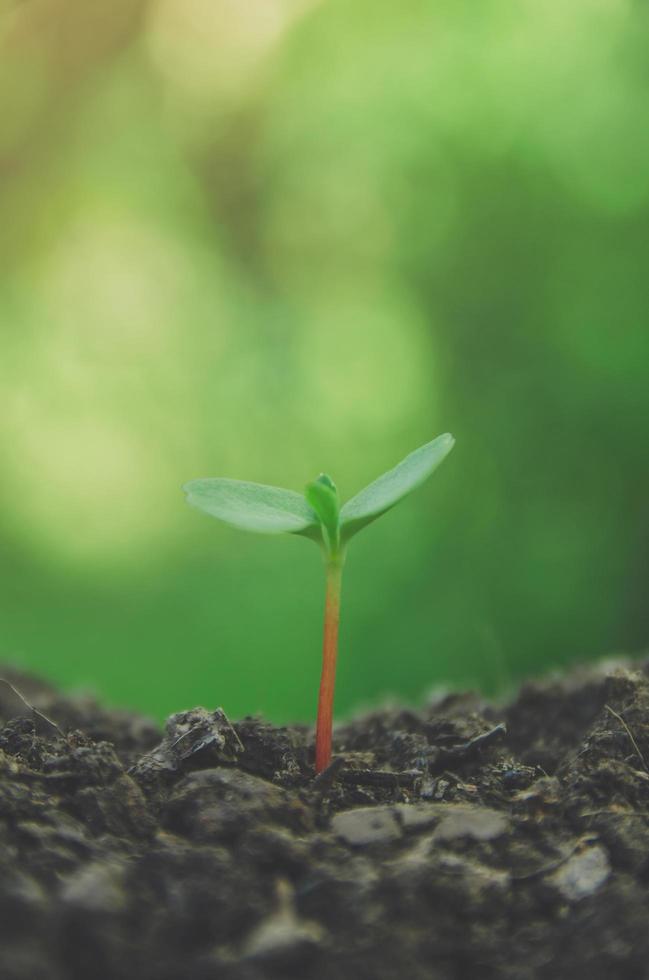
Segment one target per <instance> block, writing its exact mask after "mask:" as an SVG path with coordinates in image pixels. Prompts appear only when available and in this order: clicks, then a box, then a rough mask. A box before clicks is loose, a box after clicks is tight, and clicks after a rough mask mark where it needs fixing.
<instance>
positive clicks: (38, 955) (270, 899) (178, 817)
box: [0, 662, 649, 980]
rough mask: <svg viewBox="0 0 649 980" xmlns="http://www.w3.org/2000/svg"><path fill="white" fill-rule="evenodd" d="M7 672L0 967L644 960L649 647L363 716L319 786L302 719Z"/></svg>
mask: <svg viewBox="0 0 649 980" xmlns="http://www.w3.org/2000/svg"><path fill="white" fill-rule="evenodd" d="M0 673H2V674H3V676H4V677H6V678H7V679H8V680H9V681H11V683H12V684H13V685H14V686H15V687H17V688H18V689H19V690H20V691H21V692H22V693H23V694H24V696H25V697H26V698H27V699H28V700H29V701H30V703H31V704H32V705H34V706H35V707H37V708H38V709H39V711H40V712H42V713H43V714H37V713H34V712H32V711H30V710H29V709H28V708H27V707H25V706H24V705H23V704H22V702H21V701H20V699H19V698H18V696H17V695H16V694H14V692H13V691H12V689H11V687H9V685H7V684H0V977H1V978H2V980H68V978H69V980H89V978H97V980H131V978H133V980H183V978H188V980H213V978H219V980H220V978H223V980H265V978H293V977H295V978H300V980H348V978H349V980H389V978H393V977H394V978H399V980H420V978H421V980H423V978H426V980H429V978H433V980H437V978H439V980H473V978H480V980H482V978H485V980H491V978H506V980H528V978H543V980H545V978H547V980H562V978H569V980H576V978H580V977H587V978H588V980H604V978H606V980H615V978H624V980H634V978H647V977H649V890H648V884H649V771H648V768H647V764H648V762H649V668H648V667H647V665H646V664H644V663H643V664H639V665H638V664H636V665H635V666H633V667H631V666H629V665H628V664H620V663H619V662H618V663H617V664H613V665H610V664H609V665H608V667H607V668H604V667H602V668H598V669H595V670H587V671H586V670H585V671H581V672H575V673H572V674H570V675H568V676H566V677H564V678H562V679H557V680H552V681H549V682H543V683H536V684H529V685H527V686H525V687H524V688H523V689H522V690H521V692H520V693H519V695H518V697H517V698H516V700H515V701H513V702H512V703H510V704H506V705H504V706H501V707H498V706H493V705H489V704H486V703H484V702H482V701H480V700H479V699H478V698H475V697H472V696H468V695H467V696H451V697H446V698H443V699H440V700H438V701H436V702H434V703H431V704H430V705H428V706H427V707H426V708H425V709H424V710H422V711H414V710H396V709H391V710H384V711H379V712H376V713H374V714H370V715H366V716H365V717H363V718H359V719H357V720H356V721H353V722H350V723H349V724H346V725H343V726H341V727H340V728H339V729H338V730H337V733H336V754H337V761H336V763H335V764H334V766H333V767H332V769H331V770H330V771H329V772H328V773H326V774H324V775H323V776H322V777H320V778H319V779H317V780H314V779H313V774H312V769H311V766H312V756H313V745H312V733H311V732H310V731H309V730H307V729H304V728H274V727H272V726H271V725H268V724H265V723H264V722H263V721H260V720H259V719H253V718H246V719H244V720H243V721H241V722H236V723H234V724H232V725H231V724H230V722H229V721H228V719H227V718H226V717H225V715H224V714H223V713H222V712H220V711H216V712H213V713H210V712H208V711H206V710H204V709H202V708H196V709H194V710H192V711H188V712H183V713H181V714H178V715H174V716H173V717H172V718H170V719H169V721H168V722H167V725H166V728H165V731H164V733H161V732H160V731H158V730H157V729H156V727H155V726H154V725H153V724H151V723H149V722H147V721H146V720H144V719H142V718H139V717H137V716H135V715H130V714H126V713H117V712H109V711H106V710H104V709H102V708H100V707H99V706H98V705H97V704H95V703H94V702H92V701H89V700H79V699H76V700H75V699H70V698H66V697H63V696H61V695H59V694H58V693H57V692H56V691H54V690H53V689H52V688H50V687H49V686H47V685H45V684H42V683H40V682H38V681H35V680H34V679H33V678H29V677H23V676H19V675H16V674H13V675H12V674H10V673H9V672H7V671H4V672H0ZM43 715H45V716H47V717H43ZM47 718H50V719H51V720H52V721H54V722H55V723H56V725H57V726H58V728H57V727H55V726H54V725H52V724H50V723H48V721H47Z"/></svg>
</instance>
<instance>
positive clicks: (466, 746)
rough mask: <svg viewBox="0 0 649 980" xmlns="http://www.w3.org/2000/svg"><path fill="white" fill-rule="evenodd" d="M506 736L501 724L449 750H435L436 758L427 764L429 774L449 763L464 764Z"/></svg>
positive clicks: (505, 728)
mask: <svg viewBox="0 0 649 980" xmlns="http://www.w3.org/2000/svg"><path fill="white" fill-rule="evenodd" d="M506 734H507V727H506V726H505V725H504V724H503V723H502V722H501V723H500V724H499V725H494V727H493V728H490V729H489V731H487V732H481V734H480V735H476V736H474V738H470V739H469V740H468V741H467V742H461V743H460V744H459V745H452V746H450V748H442V747H440V748H438V750H437V753H438V754H437V756H435V757H434V758H433V759H431V760H430V762H429V764H428V769H429V772H433V771H439V770H440V769H442V768H445V767H446V766H447V764H448V763H449V762H464V761H465V760H467V759H472V758H473V757H474V756H475V755H477V754H478V753H479V752H480V751H481V750H482V749H484V748H485V747H486V746H488V745H491V743H492V742H496V741H499V740H500V739H502V738H504V737H505V735H506Z"/></svg>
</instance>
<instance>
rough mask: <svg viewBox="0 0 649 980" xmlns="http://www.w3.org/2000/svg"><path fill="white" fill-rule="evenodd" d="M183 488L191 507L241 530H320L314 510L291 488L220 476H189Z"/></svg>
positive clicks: (303, 531) (313, 532)
mask: <svg viewBox="0 0 649 980" xmlns="http://www.w3.org/2000/svg"><path fill="white" fill-rule="evenodd" d="M183 490H184V491H185V493H186V494H187V502H188V503H190V504H191V505H192V506H193V507H197V508H198V509H199V510H202V511H204V512H205V513H206V514H210V515H211V516H212V517H217V518H218V519H219V520H221V521H224V522H225V523H226V524H231V525H232V526H233V527H238V528H241V529H243V530H244V531H258V532H259V533H261V534H284V533H288V534H304V535H306V536H307V537H312V536H315V535H316V534H319V532H320V523H319V521H318V516H317V514H315V513H314V511H313V510H312V509H311V507H309V505H308V503H307V502H306V500H305V499H304V496H303V495H302V494H301V493H295V491H294V490H284V489H283V488H282V487H267V486H265V485H264V484H262V483H246V482H245V481H243V480H228V479H225V478H221V477H213V478H211V479H204V480H190V482H189V483H186V484H185V486H184V487H183Z"/></svg>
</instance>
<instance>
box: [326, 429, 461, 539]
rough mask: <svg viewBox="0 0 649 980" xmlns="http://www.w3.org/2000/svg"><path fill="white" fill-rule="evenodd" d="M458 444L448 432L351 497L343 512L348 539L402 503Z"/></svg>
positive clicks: (342, 520) (344, 530)
mask: <svg viewBox="0 0 649 980" xmlns="http://www.w3.org/2000/svg"><path fill="white" fill-rule="evenodd" d="M454 445H455V439H454V438H453V436H452V435H450V433H448V432H446V433H445V434H444V435H442V436H438V437H437V438H436V439H433V441H432V442H427V443H426V444H425V445H424V446H420V447H419V449H415V451H414V452H412V453H410V455H409V456H406V458H405V459H403V460H401V462H400V463H398V464H397V465H396V466H395V467H394V469H391V470H388V471H387V473H384V474H383V475H382V476H380V477H379V478H378V479H377V480H374V482H373V483H370V484H369V486H367V487H365V489H364V490H361V491H360V493H357V494H356V496H355V497H352V499H351V500H348V501H347V503H346V504H345V506H344V507H343V509H342V510H341V512H340V525H341V536H342V539H343V541H348V540H349V538H351V537H352V536H353V535H354V534H356V532H357V531H360V530H361V528H363V527H365V525H366V524H369V523H370V522H371V521H375V520H376V518H377V517H380V516H381V514H385V512H386V511H387V510H390V508H391V507H394V505H395V504H398V503H399V501H400V500H402V499H403V497H405V496H407V494H409V493H410V492H411V491H412V490H414V489H415V488H416V487H418V486H420V485H421V484H422V483H424V481H425V480H427V479H428V477H429V476H430V475H431V473H432V472H433V471H434V470H435V469H436V468H437V467H438V466H439V464H440V463H441V462H442V460H443V459H445V457H446V456H447V455H448V454H449V453H450V451H451V449H452V448H453V446H454Z"/></svg>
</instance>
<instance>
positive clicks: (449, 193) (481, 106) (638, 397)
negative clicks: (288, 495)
mask: <svg viewBox="0 0 649 980" xmlns="http://www.w3.org/2000/svg"><path fill="white" fill-rule="evenodd" d="M648 50H649V10H648V8H647V7H646V5H645V4H641V3H637V2H632V0H572V2H571V3H568V4H566V3H565V2H564V0H550V2H547V3H541V4H539V3H538V2H534V0H485V2H483V3H479V4H476V3H475V2H468V0H464V2H463V0H453V2H450V0H436V2H430V3H426V2H414V3H406V4H399V3H394V2H393V0H328V2H321V3H319V2H315V0H246V2H244V0H150V2H137V0H110V2H108V0H94V2H88V0H4V2H0V277H1V279H0V329H1V349H0V458H1V481H0V538H1V540H0V545H1V549H2V567H1V572H0V658H1V659H3V660H11V661H13V662H15V663H18V664H20V665H23V666H25V667H28V668H30V669H33V670H36V671H39V672H41V673H43V674H44V675H46V676H48V677H51V678H53V679H54V680H56V681H58V682H61V683H63V684H64V685H65V686H67V687H79V686H85V687H91V688H93V689H94V690H96V691H97V692H99V694H100V695H101V696H102V697H104V698H105V699H106V700H108V701H110V702H112V703H121V704H125V705H131V706H134V707H138V708H141V709H144V710H146V711H149V712H152V713H154V714H156V715H158V716H162V715H164V714H165V713H166V712H169V711H172V710H179V709H181V708H184V707H189V706H191V705H193V704H196V703H203V704H207V705H208V706H215V705H216V704H222V705H223V706H224V708H225V709H226V711H228V713H231V714H232V715H233V716H237V715H241V714H243V713H245V712H256V711H261V712H263V713H264V714H266V715H267V716H268V717H270V718H272V719H274V720H278V721H281V720H288V719H304V720H309V719H311V718H312V717H313V715H314V712H315V700H316V690H317V683H318V677H319V670H320V642H321V640H320V635H321V618H322V607H323V589H324V584H323V570H322V562H321V558H320V555H319V553H318V551H317V549H315V548H314V547H313V545H312V544H311V543H309V542H307V541H305V540H303V539H299V538H291V537H277V538H274V537H273V538H263V537H261V536H255V535H250V534H245V533H241V532H237V531H235V530H232V529H229V528H227V527H225V526H223V525H220V524H219V523H218V522H216V521H213V520H210V519H209V518H208V517H205V516H203V515H201V514H199V513H197V512H195V511H193V510H191V509H190V508H189V507H187V506H186V504H185V503H184V500H183V496H182V493H181V490H180V487H181V485H182V484H183V483H184V482H186V481H187V480H189V479H192V478H195V477H204V476H228V477H234V478H239V479H245V480H253V481H257V482H262V483H271V484H277V485H280V486H286V487H290V488H293V489H297V490H300V489H301V488H302V487H303V486H304V484H305V483H306V482H307V481H308V480H310V479H313V478H314V477H315V476H316V475H317V474H318V473H319V472H321V471H323V470H324V471H326V472H329V473H330V474H331V475H332V476H333V477H334V479H335V480H336V481H337V483H338V485H339V487H340V489H341V493H342V496H343V499H347V498H348V497H349V496H351V495H352V494H353V493H355V492H356V491H357V490H359V489H360V488H361V487H362V486H363V485H365V484H366V483H368V482H369V481H370V480H372V479H373V478H374V477H376V476H377V475H378V474H379V473H380V472H382V471H383V470H384V469H387V468H389V467H390V466H392V465H394V464H395V463H396V462H397V461H398V460H399V459H401V458H402V457H403V456H405V455H406V454H407V453H408V452H409V451H411V450H412V449H414V448H415V447H416V446H418V445H420V444H421V443H424V442H427V441H428V440H430V439H432V438H433V437H434V436H436V435H437V434H438V433H440V432H444V431H451V432H452V433H453V434H454V435H455V437H456V439H457V446H456V448H455V450H454V451H453V453H452V454H451V456H450V457H449V459H448V460H447V462H445V464H444V465H443V467H442V468H441V469H440V470H439V471H438V472H437V473H436V474H435V476H434V477H433V479H432V480H431V481H430V483H429V484H427V485H426V486H425V487H424V488H422V489H420V490H418V491H417V492H416V493H415V494H414V495H413V496H412V497H411V498H409V499H408V500H407V501H406V502H404V503H403V504H402V505H401V506H400V507H399V508H397V509H395V510H394V511H393V512H391V513H390V514H389V515H387V516H386V517H384V518H382V519H381V521H380V522H378V523H377V524H376V525H375V526H373V527H371V528H368V529H367V530H366V531H364V532H363V533H362V534H361V535H359V537H358V538H357V539H355V540H354V542H353V543H352V545H351V547H350V553H349V557H348V561H347V566H346V573H345V576H346V580H345V584H344V595H343V611H342V615H343V623H342V632H341V651H340V664H339V674H338V690H337V710H338V713H339V714H344V713H346V712H349V711H350V710H352V709H353V708H355V707H359V706H363V705H368V704H372V703H377V702H378V701H379V700H380V699H382V698H385V697H386V696H389V695H395V696H398V697H400V698H403V699H407V700H410V701H416V700H418V699H421V698H422V697H424V695H425V694H426V693H427V692H428V691H429V690H430V688H431V687H432V686H433V685H439V684H443V685H447V686H458V687H465V686H470V685H477V686H479V687H481V688H482V689H484V690H487V691H497V690H502V689H503V688H504V687H506V686H507V685H510V684H513V683H514V682H516V681H517V680H518V679H519V678H521V677H523V676H526V675H529V674H532V673H538V672H541V671H545V670H548V669H550V668H552V667H554V666H559V665H562V664H565V663H568V662H570V661H575V660H584V659H588V658H594V657H599V656H603V655H606V654H609V653H612V652H619V651H633V650H638V649H640V648H642V646H643V645H645V644H646V641H647V632H648V631H647V626H648V619H649V613H648V611H647V609H648V606H647V593H648V589H649V557H648V544H649V507H648V505H647V497H648V486H649V460H648V454H647V449H648V444H649V439H648V429H649V426H648V414H649V384H648V373H649V371H648V369H649V327H648V323H647V307H648V300H649V286H648V284H647V283H648V278H649V274H648V268H649V125H648V123H647V107H648V105H649V61H648V59H647V51H648Z"/></svg>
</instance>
